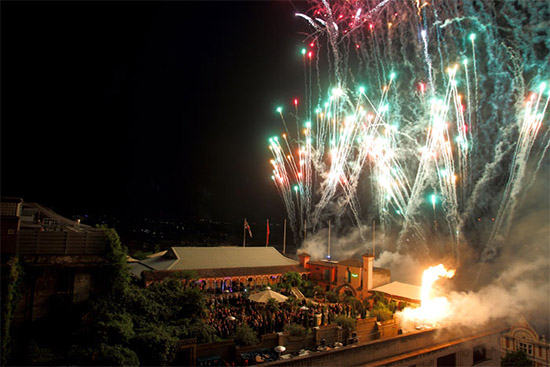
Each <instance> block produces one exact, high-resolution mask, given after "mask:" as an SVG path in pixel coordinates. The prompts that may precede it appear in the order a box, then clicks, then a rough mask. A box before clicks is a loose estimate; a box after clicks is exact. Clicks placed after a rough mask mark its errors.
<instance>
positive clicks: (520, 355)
mask: <svg viewBox="0 0 550 367" xmlns="http://www.w3.org/2000/svg"><path fill="white" fill-rule="evenodd" d="M500 365H501V366H503V367H524V366H532V365H533V362H531V361H530V360H529V358H527V354H525V352H524V351H522V350H518V351H517V352H511V353H506V356H504V357H503V358H501V359H500Z"/></svg>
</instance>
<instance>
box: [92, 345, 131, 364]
mask: <svg viewBox="0 0 550 367" xmlns="http://www.w3.org/2000/svg"><path fill="white" fill-rule="evenodd" d="M95 364H96V365H99V366H139V359H138V356H137V354H136V353H135V352H134V351H133V350H131V349H128V348H125V347H123V346H122V345H107V344H101V346H100V348H99V355H98V358H97V361H95Z"/></svg>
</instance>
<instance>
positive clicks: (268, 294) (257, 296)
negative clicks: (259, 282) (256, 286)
mask: <svg viewBox="0 0 550 367" xmlns="http://www.w3.org/2000/svg"><path fill="white" fill-rule="evenodd" d="M271 298H273V299H275V301H277V302H279V303H282V302H285V301H286V300H287V299H288V297H286V296H283V295H282V294H281V293H277V292H275V291H272V290H271V289H266V290H265V291H262V292H258V293H254V294H252V295H251V296H250V297H249V299H250V300H252V301H254V302H259V303H267V301H269V300H270V299H271Z"/></svg>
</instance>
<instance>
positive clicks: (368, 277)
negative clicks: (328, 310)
mask: <svg viewBox="0 0 550 367" xmlns="http://www.w3.org/2000/svg"><path fill="white" fill-rule="evenodd" d="M299 258H300V264H301V265H302V267H304V268H307V269H309V270H310V271H311V275H310V279H311V280H313V281H314V282H316V283H317V284H318V285H319V286H321V287H323V288H324V289H325V290H326V291H334V292H337V293H339V292H345V293H348V294H349V295H352V296H355V297H358V298H365V297H367V295H368V293H369V291H371V290H372V289H373V288H375V287H378V286H380V285H384V284H387V283H389V282H390V276H391V273H390V271H389V269H383V268H375V267H374V265H373V263H374V257H373V256H372V255H370V254H365V255H363V256H362V257H361V258H360V259H357V258H350V259H345V260H341V261H335V260H330V261H329V260H310V258H311V256H310V255H309V254H306V253H301V254H300V255H299Z"/></svg>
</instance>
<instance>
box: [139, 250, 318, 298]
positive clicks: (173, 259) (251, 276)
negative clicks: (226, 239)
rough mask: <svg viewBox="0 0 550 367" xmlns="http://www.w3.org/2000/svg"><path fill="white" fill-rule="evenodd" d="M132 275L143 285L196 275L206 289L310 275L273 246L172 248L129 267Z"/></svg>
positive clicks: (238, 286)
mask: <svg viewBox="0 0 550 367" xmlns="http://www.w3.org/2000/svg"><path fill="white" fill-rule="evenodd" d="M130 269H131V272H132V274H133V275H135V276H138V277H139V276H141V275H142V274H143V277H144V278H145V282H146V284H150V283H151V282H154V281H161V280H162V279H164V278H166V277H170V276H173V275H174V274H175V272H178V271H182V270H191V271H193V272H195V273H196V274H197V275H198V277H199V279H200V281H201V282H202V283H203V284H204V287H205V289H209V290H230V291H235V290H241V288H247V286H251V287H255V286H259V285H267V284H272V283H275V282H277V281H279V278H280V277H281V276H282V275H284V274H285V273H288V272H297V273H300V274H302V275H304V277H305V276H306V274H307V273H308V272H309V271H308V270H307V269H305V268H303V267H301V266H300V264H299V262H298V261H295V260H292V259H289V258H287V257H285V256H283V255H282V254H281V253H280V252H279V251H277V250H276V249H275V248H274V247H229V246H223V247H171V248H170V249H168V250H167V251H163V252H160V253H158V254H154V255H151V256H149V257H148V258H147V259H145V260H141V261H139V262H133V263H131V264H130Z"/></svg>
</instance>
